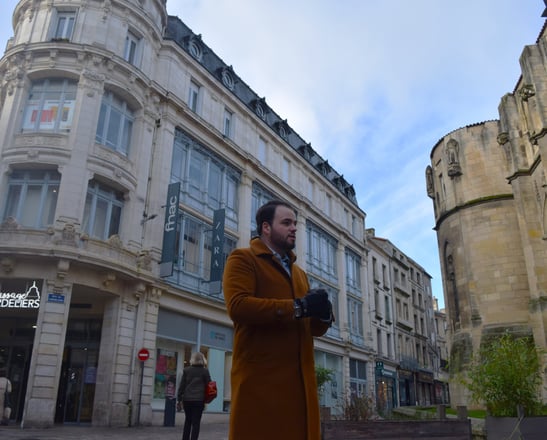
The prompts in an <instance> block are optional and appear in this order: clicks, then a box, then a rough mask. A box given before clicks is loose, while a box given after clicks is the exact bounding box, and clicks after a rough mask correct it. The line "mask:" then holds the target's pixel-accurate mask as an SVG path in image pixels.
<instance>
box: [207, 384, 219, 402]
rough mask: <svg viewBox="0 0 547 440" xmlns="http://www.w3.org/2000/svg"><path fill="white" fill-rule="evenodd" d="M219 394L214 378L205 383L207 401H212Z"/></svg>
mask: <svg viewBox="0 0 547 440" xmlns="http://www.w3.org/2000/svg"><path fill="white" fill-rule="evenodd" d="M216 396H217V383H216V382H215V381H214V380H212V381H210V382H209V383H208V384H207V385H205V403H211V402H212V401H213V400H214V399H215V397H216Z"/></svg>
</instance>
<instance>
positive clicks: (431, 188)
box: [425, 165, 435, 199]
mask: <svg viewBox="0 0 547 440" xmlns="http://www.w3.org/2000/svg"><path fill="white" fill-rule="evenodd" d="M425 182H426V189H427V195H428V197H430V198H432V199H434V198H435V183H434V181H433V168H431V165H428V167H427V168H426V169H425Z"/></svg>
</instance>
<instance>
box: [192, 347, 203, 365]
mask: <svg viewBox="0 0 547 440" xmlns="http://www.w3.org/2000/svg"><path fill="white" fill-rule="evenodd" d="M190 365H201V366H202V367H204V366H205V356H203V353H201V352H199V351H197V352H195V353H192V357H191V358H190Z"/></svg>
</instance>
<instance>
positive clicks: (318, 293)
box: [294, 289, 332, 320]
mask: <svg viewBox="0 0 547 440" xmlns="http://www.w3.org/2000/svg"><path fill="white" fill-rule="evenodd" d="M294 305H295V309H296V317H297V318H307V317H311V318H319V319H323V320H330V319H331V316H332V304H331V302H330V301H329V295H328V293H327V292H326V290H324V289H311V290H310V291H309V292H308V293H307V294H306V296H305V297H304V298H297V299H295V300H294Z"/></svg>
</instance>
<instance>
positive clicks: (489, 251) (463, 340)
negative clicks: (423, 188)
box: [426, 29, 547, 404]
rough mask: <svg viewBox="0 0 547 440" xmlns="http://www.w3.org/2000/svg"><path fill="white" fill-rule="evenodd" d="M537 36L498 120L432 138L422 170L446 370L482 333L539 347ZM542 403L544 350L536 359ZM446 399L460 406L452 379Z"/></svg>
mask: <svg viewBox="0 0 547 440" xmlns="http://www.w3.org/2000/svg"><path fill="white" fill-rule="evenodd" d="M546 50H547V34H546V32H545V29H543V30H542V31H541V33H540V35H539V37H538V40H537V42H536V43H535V44H532V45H529V46H526V47H525V48H524V50H523V52H522V55H521V57H520V65H521V69H522V75H521V76H520V78H519V79H518V81H517V83H516V86H515V89H514V90H513V92H512V93H508V94H506V95H505V96H503V97H502V98H501V103H500V105H499V115H500V119H499V120H495V121H486V122H482V123H477V124H474V125H469V126H467V127H463V128H460V129H457V130H454V131H453V132H451V133H449V134H447V135H446V136H444V137H443V138H442V139H440V140H439V141H438V142H437V144H436V145H435V146H434V147H433V149H432V152H431V164H430V165H429V166H428V167H427V169H426V182H427V194H428V196H429V197H431V198H432V199H433V204H434V212H435V229H436V231H437V238H438V246H439V255H440V259H441V270H442V276H443V288H444V294H445V304H446V307H447V312H448V329H449V339H450V350H451V361H450V369H451V374H452V373H454V374H455V373H459V372H464V371H465V366H466V364H467V363H468V361H469V358H470V356H471V354H472V353H473V352H476V350H477V349H478V347H479V346H480V344H481V341H484V340H485V339H486V338H488V337H489V336H491V335H496V334H499V333H500V332H503V331H505V330H509V331H511V332H513V333H515V334H519V335H530V336H533V338H534V341H535V343H536V345H537V346H538V347H539V348H540V349H543V350H544V353H547V352H545V349H546V348H547V336H546V329H547V294H546V292H547V269H546V268H547V252H546V250H547V248H546V241H545V240H546V239H547V221H546V219H547V190H546V188H547V179H546V173H545V167H546V164H544V163H543V160H542V158H543V156H544V154H545V153H546V152H547V137H545V134H546V133H547V113H546V112H545V107H546V105H547V75H546V73H545V72H546V71H547V70H546V68H547V58H546V56H545V54H546V53H547V52H546ZM542 365H543V382H544V387H543V390H542V393H543V400H544V401H545V400H547V354H544V355H543V360H542ZM451 397H452V403H453V404H470V402H469V396H468V395H467V391H466V390H465V389H464V388H463V387H462V386H461V385H460V384H458V382H457V381H454V382H453V383H452V384H451Z"/></svg>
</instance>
